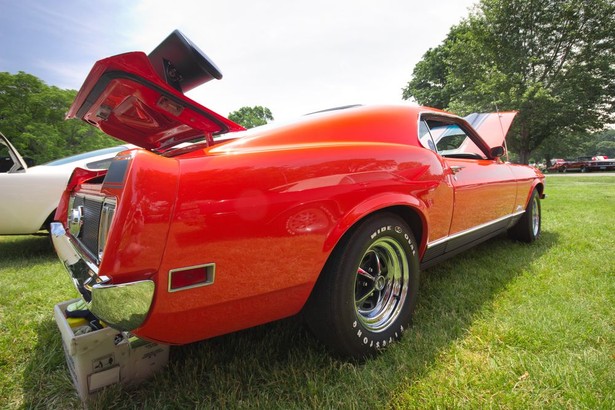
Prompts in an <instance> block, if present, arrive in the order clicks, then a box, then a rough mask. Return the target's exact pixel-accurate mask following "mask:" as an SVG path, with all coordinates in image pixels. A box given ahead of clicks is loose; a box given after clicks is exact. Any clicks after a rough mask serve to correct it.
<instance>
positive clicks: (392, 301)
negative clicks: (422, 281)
mask: <svg viewBox="0 0 615 410" xmlns="http://www.w3.org/2000/svg"><path fill="white" fill-rule="evenodd" d="M408 266H409V265H408V258H407V256H406V253H405V251H404V249H403V247H402V246H401V244H400V243H399V242H398V241H396V240H395V239H393V238H389V237H385V238H380V239H378V240H377V241H376V242H374V243H373V244H372V245H371V246H370V247H369V248H368V249H367V251H365V253H364V254H363V257H362V258H361V262H360V264H359V267H358V269H357V276H356V280H355V312H356V316H357V319H358V320H359V321H360V322H361V324H362V325H363V326H364V327H365V328H366V329H367V330H369V331H371V332H375V333H377V332H381V331H384V330H385V329H387V328H388V327H389V326H390V325H391V323H393V322H394V321H395V320H396V319H397V318H398V317H399V315H400V314H401V311H402V309H403V306H404V302H405V300H406V296H407V295H408V276H409V272H408V269H409V268H408Z"/></svg>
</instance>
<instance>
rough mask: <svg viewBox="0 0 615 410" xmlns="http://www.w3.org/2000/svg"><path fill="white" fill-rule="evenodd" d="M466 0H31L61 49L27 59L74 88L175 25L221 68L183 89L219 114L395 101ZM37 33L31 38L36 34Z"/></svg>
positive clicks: (281, 113)
mask: <svg viewBox="0 0 615 410" xmlns="http://www.w3.org/2000/svg"><path fill="white" fill-rule="evenodd" d="M25 1H26V3H27V2H29V0H25ZM474 1H475V0H442V1H434V2H430V3H426V2H425V3H424V2H420V3H419V2H412V1H407V0H380V1H379V2H375V1H373V0H371V1H364V0H354V1H351V0H340V1H331V0H309V1H306V0H297V1H285V0H270V1H267V2H258V1H248V0H228V1H224V2H211V1H188V0H175V1H172V2H168V1H164V2H163V1H156V0H141V1H138V2H126V1H121V0H113V1H111V2H110V3H109V2H103V3H100V2H99V3H83V2H80V1H77V0H70V1H68V2H67V3H72V7H71V5H70V4H69V5H64V6H62V7H58V3H49V5H47V4H46V3H45V5H44V6H43V5H39V6H38V8H37V9H36V11H37V15H38V16H43V17H37V18H44V21H45V23H44V24H42V25H38V26H37V27H38V28H40V29H41V30H42V29H43V28H45V27H47V28H48V29H49V30H55V31H56V32H58V33H60V34H59V36H60V40H58V41H60V42H61V44H60V45H59V46H60V47H61V48H60V50H59V51H58V52H57V53H56V54H61V55H62V57H61V58H60V57H58V58H51V59H50V58H42V57H41V58H38V59H34V60H33V61H34V62H33V63H32V64H36V65H37V66H38V68H37V70H38V69H41V66H40V65H41V63H42V64H43V65H44V67H43V69H45V70H47V71H48V73H49V77H50V78H54V79H61V80H57V81H61V82H62V84H54V85H58V86H63V87H66V86H67V85H66V84H69V83H70V84H72V85H70V86H69V87H71V88H76V87H79V86H80V84H81V83H82V81H83V79H84V78H85V75H86V74H87V70H88V69H85V70H84V68H83V67H85V66H87V65H90V64H92V62H93V61H94V60H95V59H99V58H104V57H107V56H109V55H111V54H117V53H121V52H126V51H135V50H141V51H145V52H149V51H151V50H152V49H153V48H154V47H155V46H156V45H157V44H158V43H159V42H160V41H162V40H163V39H164V38H165V37H166V36H167V35H168V34H169V33H170V32H171V31H173V30H174V29H176V28H177V29H180V30H181V31H182V32H184V34H186V35H187V36H188V37H189V38H190V39H191V40H192V41H193V42H194V43H195V44H197V45H198V46H199V47H200V48H201V49H202V50H203V51H205V52H206V53H207V54H208V55H209V56H210V57H211V58H212V59H213V60H214V62H215V63H216V64H217V65H218V66H219V67H220V68H221V70H222V72H223V73H224V79H223V80H222V81H212V82H210V83H208V84H206V85H204V86H201V87H199V88H197V89H195V90H193V91H191V92H190V93H189V95H190V96H191V97H192V98H194V99H195V100H197V101H198V102H200V103H201V104H203V105H205V106H207V107H209V108H211V109H213V110H215V111H218V112H220V113H221V114H223V115H226V114H228V113H229V112H230V111H233V110H236V109H238V108H240V107H241V106H244V105H264V106H267V107H268V108H270V109H271V110H272V112H273V114H274V117H276V119H282V118H286V117H292V116H297V115H300V114H302V113H305V112H309V111H314V110H318V109H322V108H327V107H331V106H336V105H344V104H351V103H362V102H371V101H389V102H394V101H399V100H400V99H401V89H402V87H403V86H404V85H405V84H406V82H407V81H408V80H409V79H410V76H411V73H412V69H413V66H414V64H415V63H416V62H417V61H419V59H420V58H421V56H422V55H423V53H424V52H425V51H426V50H427V49H428V48H430V47H434V46H436V45H437V44H439V43H440V42H441V41H442V40H443V39H444V37H445V35H446V33H447V32H448V30H449V28H450V26H451V25H453V24H455V23H457V22H459V21H460V20H461V18H463V17H465V16H467V14H468V7H469V6H470V5H472V4H473V3H474ZM109 4H111V5H109ZM22 12H23V10H22ZM0 19H1V17H0ZM2 30H4V29H3V28H0V33H2ZM39 36H41V37H39V38H35V39H33V41H35V42H41V43H43V42H44V41H45V39H44V37H42V36H44V34H39ZM1 39H2V36H0V40H1ZM39 45H40V44H39ZM0 64H2V63H1V62H0ZM0 69H2V67H1V66H0ZM24 71H28V70H26V69H24ZM82 71H84V72H83V73H82ZM40 72H41V71H37V72H35V73H33V74H35V75H39V76H41V74H40ZM76 76H78V77H80V78H75V77H76ZM43 79H45V80H46V81H47V82H48V83H49V82H50V81H49V80H47V79H46V78H44V77H43Z"/></svg>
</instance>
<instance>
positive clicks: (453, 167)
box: [451, 165, 465, 174]
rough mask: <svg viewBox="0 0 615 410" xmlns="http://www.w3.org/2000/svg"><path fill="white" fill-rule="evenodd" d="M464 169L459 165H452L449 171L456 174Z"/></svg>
mask: <svg viewBox="0 0 615 410" xmlns="http://www.w3.org/2000/svg"><path fill="white" fill-rule="evenodd" d="M464 168H465V167H462V166H461V165H453V166H451V171H453V174H456V173H458V172H459V171H461V170H462V169H464Z"/></svg>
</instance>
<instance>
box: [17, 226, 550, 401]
mask: <svg viewBox="0 0 615 410" xmlns="http://www.w3.org/2000/svg"><path fill="white" fill-rule="evenodd" d="M557 242H558V235H557V234H556V233H553V232H543V233H542V237H541V238H540V240H539V241H537V242H535V243H534V244H531V245H527V244H522V243H518V242H513V241H510V240H508V239H507V238H505V237H497V238H494V239H492V240H490V241H488V242H486V243H483V244H481V245H479V246H477V247H476V248H474V249H471V250H469V251H467V252H466V253H464V254H461V255H458V256H456V257H454V258H452V259H450V260H448V261H445V262H443V263H441V264H439V265H436V266H434V267H432V268H430V269H428V270H427V271H425V272H423V274H422V278H421V280H422V282H421V287H420V291H419V301H418V304H417V308H416V312H415V316H414V325H413V326H412V328H410V329H409V330H408V331H407V332H406V334H405V336H404V338H403V339H402V340H401V342H399V343H397V344H395V345H392V346H391V348H389V349H388V350H387V351H386V352H385V353H384V354H381V355H379V356H378V357H376V358H374V359H371V360H367V361H365V362H363V363H359V362H352V361H346V360H342V359H339V358H337V357H335V356H333V355H332V354H331V353H330V352H328V351H327V349H326V348H325V347H323V345H322V344H321V343H320V342H319V341H318V340H317V339H316V338H314V337H313V336H312V335H311V334H310V332H308V331H307V330H306V329H305V327H304V326H303V324H302V321H301V319H300V316H296V317H293V318H289V319H285V320H281V321H277V322H274V323H270V324H266V325H263V326H258V327H255V328H252V329H247V330H244V331H240V332H236V333H233V334H229V335H225V336H221V337H217V338H213V339H210V340H206V341H202V342H197V343H193V344H189V345H184V346H174V347H172V348H171V354H170V360H169V364H168V366H167V367H166V368H165V369H164V370H162V371H161V372H159V373H157V374H156V375H155V376H154V377H152V378H151V379H149V380H147V381H145V382H143V383H141V384H139V385H137V386H133V387H120V386H115V387H111V388H107V389H105V390H104V391H103V392H101V393H100V394H99V395H98V396H97V397H96V399H95V400H92V401H91V402H90V403H89V408H101V409H102V408H143V407H172V408H185V407H187V408H227V407H230V408H236V407H246V406H247V407H251V406H252V407H323V406H324V407H338V406H339V405H340V403H339V402H337V401H336V400H339V399H340V398H345V399H346V400H347V401H345V402H344V403H343V405H344V407H351V408H352V407H360V406H366V405H368V406H369V405H371V406H376V407H381V406H382V405H383V404H384V403H385V402H383V398H387V397H391V395H392V391H394V390H395V389H396V388H403V386H407V385H410V384H412V383H413V382H415V381H418V380H419V379H420V378H421V377H422V376H423V375H425V374H426V373H427V372H428V371H429V369H430V368H431V367H432V365H433V364H434V362H435V361H436V360H437V357H438V356H439V355H440V354H441V352H442V351H443V350H446V349H447V347H449V346H450V345H451V344H452V343H454V342H455V341H456V340H458V339H460V338H462V337H465V335H466V334H467V330H468V329H469V328H470V327H471V326H472V324H473V323H474V321H475V318H476V317H477V314H478V313H479V312H480V311H481V310H482V309H483V308H484V307H485V306H488V305H489V304H490V303H491V302H492V301H493V300H494V299H495V298H496V297H497V295H498V294H499V293H500V292H502V291H503V290H504V289H505V288H506V287H507V286H509V284H510V283H511V282H513V281H514V280H515V279H516V278H517V277H518V276H519V275H522V274H527V273H529V274H531V273H532V272H533V270H534V269H538V268H534V267H533V264H532V261H534V260H537V259H538V258H540V256H541V255H542V254H544V253H545V252H547V251H548V250H549V249H550V248H551V247H553V246H554V245H556V244H557ZM511 254H512V255H514V256H513V257H511ZM50 316H51V315H50ZM178 320H181V319H178ZM229 320H232V318H229ZM37 332H38V344H37V346H35V348H34V349H33V351H32V356H31V357H30V360H29V363H28V365H27V367H26V369H25V371H24V381H23V389H24V392H25V394H24V397H26V398H27V402H26V403H25V407H27V408H31V407H32V408H36V407H40V406H41V403H44V400H45V398H46V397H47V398H48V397H50V396H53V397H56V396H57V400H60V401H59V402H57V403H60V404H66V402H64V401H62V400H68V402H69V403H73V404H74V403H79V399H78V398H77V396H76V393H75V392H74V390H72V388H71V386H70V377H69V375H68V369H67V367H66V364H65V363H64V356H63V350H62V346H61V338H60V334H59V332H58V331H57V329H56V328H55V323H54V322H53V319H51V318H50V319H47V320H44V321H42V322H41V323H40V324H39V327H38V329H37ZM375 379H377V382H375V381H374V380H375ZM49 380H55V383H53V382H50V381H49ZM335 392H338V393H335ZM339 392H344V393H339ZM349 392H352V393H349ZM62 395H63V396H64V397H62ZM66 396H68V398H66ZM348 400H349V401H348ZM385 401H386V399H385ZM57 403H56V404H57Z"/></svg>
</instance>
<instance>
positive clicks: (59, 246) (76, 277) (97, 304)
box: [51, 222, 155, 331]
mask: <svg viewBox="0 0 615 410" xmlns="http://www.w3.org/2000/svg"><path fill="white" fill-rule="evenodd" d="M51 239H52V241H53V246H54V247H55V249H56V252H57V254H58V257H59V258H60V260H61V261H62V263H63V264H64V267H65V268H66V270H67V271H68V273H69V274H70V277H71V279H72V281H73V283H74V285H75V287H76V288H77V291H78V292H79V293H80V294H81V296H82V297H83V299H84V300H85V301H86V302H87V303H88V309H89V310H90V312H92V313H93V314H94V315H95V316H96V317H97V318H99V319H100V320H102V321H103V322H105V323H107V324H108V325H109V326H111V327H113V328H115V329H118V330H125V331H131V330H134V329H137V328H138V327H140V326H141V325H142V324H143V322H144V321H145V318H146V317H147V314H148V312H149V309H150V307H151V305H152V300H153V299H154V288H155V286H154V282H152V281H151V280H143V281H138V282H130V283H122V284H119V285H113V284H109V283H108V282H109V278H107V277H106V276H99V275H98V266H97V265H96V263H94V262H93V261H91V260H89V258H88V257H87V256H85V255H83V254H82V253H81V252H79V250H78V249H79V248H78V246H77V245H76V244H75V242H74V240H73V239H72V238H71V237H70V236H69V235H68V234H67V233H66V230H65V229H64V226H62V224H61V223H58V222H54V223H52V224H51Z"/></svg>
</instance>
